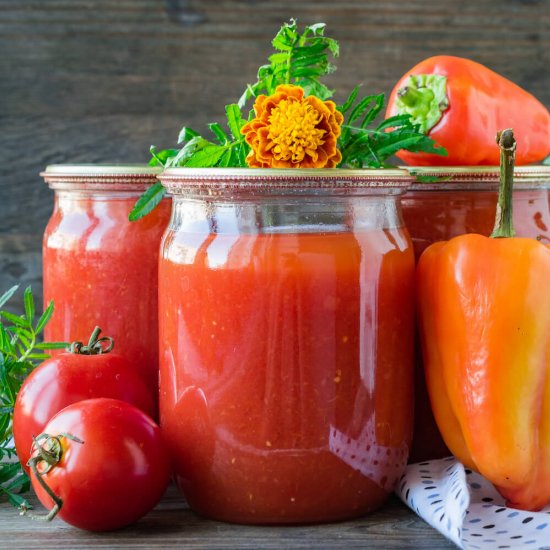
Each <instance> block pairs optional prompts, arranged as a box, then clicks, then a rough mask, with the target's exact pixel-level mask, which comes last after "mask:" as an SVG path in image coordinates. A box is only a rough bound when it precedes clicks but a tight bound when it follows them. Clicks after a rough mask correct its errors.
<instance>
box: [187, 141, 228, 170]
mask: <svg viewBox="0 0 550 550" xmlns="http://www.w3.org/2000/svg"><path fill="white" fill-rule="evenodd" d="M225 151H226V149H225V148H224V147H222V146H220V145H208V146H206V147H204V148H202V149H201V150H200V151H198V152H197V153H196V154H194V155H193V156H192V157H190V158H189V159H188V160H187V162H186V163H185V166H187V167H189V168H191V167H195V168H196V167H212V166H216V164H217V163H218V161H219V160H220V158H221V157H222V155H223V154H224V153H225Z"/></svg>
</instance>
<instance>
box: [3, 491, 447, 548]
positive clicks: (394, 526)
mask: <svg viewBox="0 0 550 550" xmlns="http://www.w3.org/2000/svg"><path fill="white" fill-rule="evenodd" d="M31 500H32V502H33V504H37V502H36V500H34V499H31ZM37 506H39V505H37ZM0 533H2V540H4V541H9V548H10V550H23V549H25V550H26V549H28V548H32V547H36V548H41V549H43V550H49V549H52V550H58V549H59V547H60V544H61V546H62V547H63V548H79V549H87V548H90V549H98V548H107V549H113V548H115V547H116V548H144V549H160V548H167V549H173V548H181V547H184V548H186V549H204V548H208V549H218V548H220V549H221V548H231V549H251V550H252V549H257V548H262V549H267V550H269V549H275V548H289V549H304V550H305V549H308V550H310V549H315V550H324V549H329V548H380V549H384V550H393V549H397V548H409V549H419V550H424V549H425V548H429V549H430V550H444V549H445V550H447V549H452V548H454V547H455V546H454V545H453V544H451V543H450V542H448V541H447V540H446V539H445V538H444V537H443V536H441V535H440V534H439V533H437V532H436V531H435V530H434V529H432V528H431V527H430V526H429V525H427V524H426V523H424V522H423V521H422V520H421V519H420V518H419V517H418V516H416V515H415V514H413V513H412V512H411V511H410V510H409V509H408V508H407V507H406V506H405V505H404V504H402V503H401V502H400V501H399V500H398V499H397V498H396V497H392V498H391V499H390V501H389V502H388V503H387V504H386V505H385V506H384V507H383V508H382V509H381V510H380V511H378V512H375V513H374V514H371V515H370V516H367V517H364V518H361V519H358V520H354V521H347V522H342V523H334V524H329V525H316V526H299V527H258V526H244V525H231V524H226V523H219V522H215V521H210V520H206V519H204V518H199V517H198V516H196V515H195V514H194V513H193V512H191V511H190V510H189V508H188V507H187V505H186V503H185V502H184V501H183V500H182V498H181V497H180V496H179V495H178V493H177V491H176V489H175V488H174V487H170V488H169V490H168V492H167V494H166V496H165V498H164V499H163V501H162V502H161V504H160V505H159V506H158V507H157V508H156V509H155V510H153V511H152V512H151V513H150V514H148V515H147V516H146V517H145V518H143V519H141V520H140V521H139V522H138V523H136V524H135V525H133V526H131V527H128V528H126V529H123V530H121V531H117V532H114V533H99V534H98V533H89V532H86V531H79V530H78V529H75V528H73V527H71V526H69V525H66V524H64V523H63V522H62V521H61V520H55V521H54V522H52V523H51V524H45V523H42V522H37V521H31V520H29V519H28V518H24V517H20V516H18V514H17V511H16V510H14V508H12V507H11V506H10V505H9V504H6V503H0Z"/></svg>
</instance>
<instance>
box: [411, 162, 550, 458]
mask: <svg viewBox="0 0 550 550" xmlns="http://www.w3.org/2000/svg"><path fill="white" fill-rule="evenodd" d="M409 171H410V172H411V173H413V174H414V175H415V176H416V177H417V181H416V182H415V183H413V184H412V185H411V186H410V188H409V189H408V191H407V193H406V194H405V195H404V196H403V199H402V205H403V218H404V220H405V224H406V226H407V228H408V230H409V232H410V234H411V238H412V242H413V245H414V252H415V256H416V258H418V257H419V256H420V254H421V253H422V252H423V251H424V249H425V248H426V247H428V246H429V245H430V244H432V243H434V242H437V241H446V240H448V239H450V238H452V237H456V236H457V235H462V234H464V233H480V234H482V235H487V236H489V235H490V234H491V231H492V230H493V226H494V223H495V213H496V205H497V197H498V183H499V168H498V167H486V166H479V167H453V168H449V167H430V168H417V167H415V168H409ZM549 189H550V166H521V167H516V169H515V171H514V193H513V219H514V226H515V230H516V235H517V236H518V237H530V238H534V239H538V240H540V241H541V242H543V243H550V209H549V194H548V191H549ZM416 350H417V353H416V356H417V358H416V361H415V364H416V366H415V427H414V437H413V446H412V451H411V461H412V462H418V461H422V460H428V459H433V458H441V457H443V456H447V455H449V454H450V451H449V450H448V449H447V447H446V446H445V444H444V443H443V440H442V438H441V436H440V434H439V430H438V429H437V426H436V424H435V420H434V418H433V414H432V411H431V407H430V402H429V397H428V392H427V389H426V384H425V381H424V369H423V366H422V359H421V353H420V346H419V344H418V345H417V346H416Z"/></svg>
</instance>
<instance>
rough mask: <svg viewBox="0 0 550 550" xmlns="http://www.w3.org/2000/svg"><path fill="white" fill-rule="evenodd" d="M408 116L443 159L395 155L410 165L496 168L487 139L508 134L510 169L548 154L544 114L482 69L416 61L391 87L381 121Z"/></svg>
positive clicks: (549, 118)
mask: <svg viewBox="0 0 550 550" xmlns="http://www.w3.org/2000/svg"><path fill="white" fill-rule="evenodd" d="M398 114H410V115H411V116H412V117H413V122H415V123H417V124H419V125H420V127H421V130H422V131H423V132H425V133H426V134H427V135H429V137H431V138H432V139H433V140H434V141H435V142H436V143H437V144H438V145H440V146H442V147H445V149H447V152H448V156H446V157H443V156H437V155H434V154H430V153H412V152H410V151H404V150H403V151H400V152H399V153H398V154H397V156H398V157H399V158H400V159H402V160H403V161H404V162H406V163H407V164H411V165H419V166H423V165H446V166H464V165H498V163H499V153H498V148H496V147H495V145H494V139H493V136H494V135H495V134H496V133H497V131H498V130H499V129H502V128H510V127H512V128H513V129H514V133H515V135H516V138H517V141H518V142H519V143H520V146H519V147H518V150H517V154H516V164H529V163H532V162H538V161H541V160H543V159H544V158H545V157H547V156H548V155H549V154H550V113H549V112H548V109H546V107H545V106H544V105H542V103H540V101H538V100H537V99H536V98H535V97H533V96H532V95H531V94H530V93H528V92H527V91H525V90H523V89H522V88H520V87H519V86H517V85H516V84H514V83H513V82H511V81H510V80H508V79H506V78H504V77H503V76H500V75H499V74H497V73H495V72H493V71H491V70H490V69H488V68H487V67H485V66H483V65H481V64H479V63H476V62H475V61H471V60H469V59H463V58H460V57H452V56H446V55H439V56H436V57H431V58H429V59H426V60H424V61H422V62H420V63H419V64H418V65H416V66H415V67H413V68H412V69H411V70H410V71H407V73H406V74H405V75H404V76H403V77H402V78H401V79H400V80H399V82H397V84H396V86H395V87H394V89H393V91H392V93H391V96H390V99H389V102H388V108H387V112H386V117H390V116H393V115H398Z"/></svg>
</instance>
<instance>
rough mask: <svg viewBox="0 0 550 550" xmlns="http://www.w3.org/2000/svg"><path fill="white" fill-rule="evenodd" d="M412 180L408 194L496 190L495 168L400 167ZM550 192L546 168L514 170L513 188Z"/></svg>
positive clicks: (547, 168)
mask: <svg viewBox="0 0 550 550" xmlns="http://www.w3.org/2000/svg"><path fill="white" fill-rule="evenodd" d="M402 168H404V169H406V170H408V172H409V173H410V174H411V175H412V176H413V177H414V178H415V181H414V182H413V183H412V185H411V186H410V188H409V191H452V190H467V191H468V190H471V191H475V190H491V189H498V182H499V178H500V169H499V167H498V166H403V167H402ZM516 187H517V188H520V189H538V188H549V189H550V166H548V165H544V164H537V165H529V166H516V167H515V168H514V188H516Z"/></svg>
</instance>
